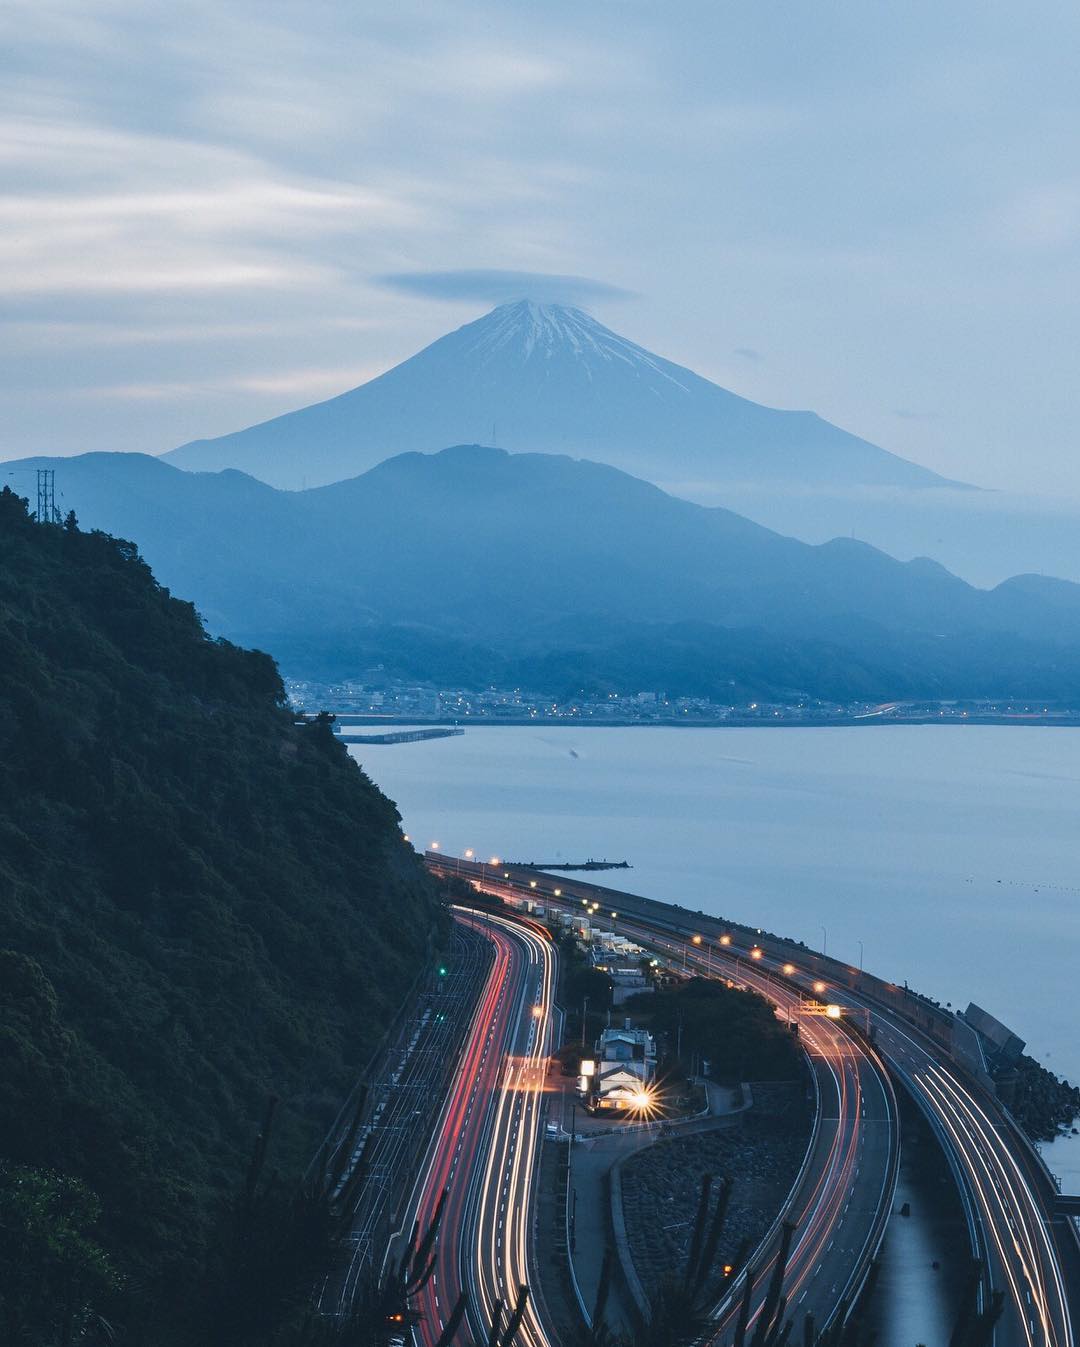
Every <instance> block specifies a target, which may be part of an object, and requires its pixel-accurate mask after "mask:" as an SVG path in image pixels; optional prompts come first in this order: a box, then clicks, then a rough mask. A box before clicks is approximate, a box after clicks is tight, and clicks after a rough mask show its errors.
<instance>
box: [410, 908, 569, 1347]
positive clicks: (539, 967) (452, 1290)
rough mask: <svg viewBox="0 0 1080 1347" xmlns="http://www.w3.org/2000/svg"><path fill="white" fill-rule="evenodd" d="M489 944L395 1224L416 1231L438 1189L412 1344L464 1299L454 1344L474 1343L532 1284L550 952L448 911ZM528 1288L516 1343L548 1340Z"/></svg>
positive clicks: (512, 926)
mask: <svg viewBox="0 0 1080 1347" xmlns="http://www.w3.org/2000/svg"><path fill="white" fill-rule="evenodd" d="M454 915H455V919H456V920H457V921H459V922H468V923H470V924H472V925H473V926H474V927H475V929H476V930H477V931H478V932H479V933H480V934H482V935H484V936H485V937H486V938H487V939H489V940H490V941H491V943H492V945H493V947H494V953H495V957H494V961H493V964H492V968H491V972H490V974H489V976H488V979H487V982H486V984H485V986H484V989H483V991H482V993H481V995H480V999H479V1002H478V1005H477V1009H476V1012H475V1015H474V1017H473V1021H472V1024H471V1026H470V1030H469V1036H468V1041H467V1043H466V1045H465V1050H464V1053H463V1056H462V1061H461V1069H460V1071H459V1072H458V1074H457V1076H456V1077H455V1080H454V1082H453V1084H452V1086H451V1089H450V1093H449V1095H448V1097H447V1099H446V1100H445V1103H444V1106H443V1110H442V1115H441V1118H440V1120H439V1124H438V1126H437V1128H436V1130H435V1133H434V1136H433V1139H432V1142H431V1145H430V1147H429V1150H428V1154H427V1156H426V1157H425V1163H424V1165H423V1168H422V1171H421V1176H420V1179H419V1180H418V1182H417V1185H416V1190H415V1192H414V1194H413V1199H412V1202H411V1204H410V1208H409V1212H408V1216H407V1219H406V1221H405V1223H404V1224H403V1231H404V1232H405V1233H406V1234H407V1232H408V1231H409V1230H410V1229H411V1228H412V1225H413V1222H414V1221H417V1222H419V1224H420V1231H421V1235H423V1232H424V1231H425V1230H427V1228H428V1226H429V1225H430V1223H431V1221H432V1220H433V1219H434V1217H435V1213H436V1210H437V1208H438V1207H439V1204H440V1200H441V1199H442V1196H443V1194H444V1193H445V1194H446V1197H445V1203H444V1206H443V1212H442V1219H441V1223H440V1226H439V1234H438V1239H437V1244H436V1262H435V1272H434V1275H433V1276H432V1278H431V1280H430V1281H429V1282H428V1283H427V1285H426V1286H424V1287H423V1288H422V1290H421V1292H420V1294H419V1296H418V1298H417V1305H416V1308H417V1309H418V1310H419V1312H420V1314H421V1316H422V1317H421V1322H420V1324H419V1325H418V1327H417V1329H416V1335H417V1340H418V1341H419V1342H420V1343H421V1344H423V1347H431V1344H433V1343H435V1342H437V1341H438V1338H439V1335H440V1333H441V1332H442V1330H443V1328H444V1327H445V1325H446V1323H447V1322H448V1321H449V1319H450V1317H451V1315H452V1314H453V1311H454V1307H455V1305H456V1304H457V1302H458V1299H459V1297H460V1295H461V1294H462V1292H465V1293H466V1294H467V1296H468V1302H469V1311H468V1316H467V1320H466V1323H465V1324H464V1325H463V1326H462V1328H461V1330H460V1331H459V1332H458V1334H457V1336H456V1337H455V1339H454V1347H473V1345H474V1344H475V1347H482V1344H486V1343H487V1341H488V1335H489V1332H490V1328H491V1323H492V1318H493V1316H494V1314H495V1313H496V1307H502V1308H501V1313H502V1322H503V1323H504V1324H505V1323H506V1322H507V1321H508V1320H509V1316H510V1307H512V1306H513V1305H514V1303H515V1302H516V1301H517V1299H518V1296H519V1293H520V1288H521V1287H523V1286H526V1285H529V1286H530V1288H531V1284H532V1280H533V1279H532V1278H531V1276H530V1275H529V1258H530V1253H529V1240H530V1229H531V1212H532V1201H531V1199H532V1190H533V1184H534V1178H535V1168H536V1163H537V1160H538V1151H539V1144H540V1127H541V1123H542V1113H543V1107H542V1105H543V1091H544V1086H545V1081H546V1074H547V1067H548V1059H549V1058H550V1056H551V1052H552V1049H553V1046H554V1044H553V1018H552V1017H553V1014H554V1008H553V996H554V989H555V977H556V951H555V947H554V945H553V944H552V942H551V940H550V939H549V938H548V937H547V935H546V933H545V932H543V931H542V929H540V928H537V927H534V926H533V925H532V924H531V923H523V922H520V921H507V920H503V919H502V918H500V917H497V916H486V915H480V914H476V913H466V912H463V911H461V910H456V911H455V914H454ZM548 1342H549V1339H548V1337H547V1335H546V1333H545V1332H544V1329H543V1327H542V1325H541V1321H540V1316H539V1312H538V1308H537V1304H536V1301H535V1299H534V1296H533V1294H531V1293H530V1296H529V1298H528V1300H527V1302H526V1305H525V1310H524V1316H523V1318H522V1321H521V1326H520V1328H519V1329H518V1332H517V1334H516V1336H515V1338H514V1343H515V1347H548Z"/></svg>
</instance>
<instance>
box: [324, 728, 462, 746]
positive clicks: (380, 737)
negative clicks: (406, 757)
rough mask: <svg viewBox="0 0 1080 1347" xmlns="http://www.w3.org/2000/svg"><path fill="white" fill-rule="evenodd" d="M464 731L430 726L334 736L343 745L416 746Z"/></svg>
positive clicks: (337, 733) (336, 733) (451, 736)
mask: <svg viewBox="0 0 1080 1347" xmlns="http://www.w3.org/2000/svg"><path fill="white" fill-rule="evenodd" d="M464 733H465V731H464V730H463V729H461V728H460V727H458V726H456V725H454V726H451V725H432V726H429V727H428V728H426V729H422V730H388V731H387V732H386V733H385V734H342V733H341V732H340V731H339V730H338V729H337V728H336V727H335V730H334V734H335V735H336V736H337V738H338V739H340V740H341V742H342V743H343V744H416V743H419V742H420V740H421V739H451V738H453V737H454V735H457V734H464Z"/></svg>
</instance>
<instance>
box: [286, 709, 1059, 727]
mask: <svg viewBox="0 0 1080 1347" xmlns="http://www.w3.org/2000/svg"><path fill="white" fill-rule="evenodd" d="M304 714H310V713H309V712H304ZM327 714H329V715H332V716H333V717H334V718H335V720H336V723H337V724H339V725H383V726H390V725H398V726H406V725H407V726H417V727H425V728H426V727H427V726H432V727H435V726H453V727H457V728H459V729H467V728H469V729H472V728H475V729H496V730H497V729H507V728H509V729H521V728H523V727H525V726H529V725H542V726H543V727H544V728H545V729H554V728H560V729H561V728H565V729H590V730H630V729H646V730H648V729H667V730H671V729H678V730H752V729H777V730H816V729H856V728H863V727H864V726H902V725H1001V726H1008V727H1010V728H1018V729H1066V730H1068V729H1078V728H1080V713H1077V714H1076V715H1074V716H1069V717H1064V716H1061V717H1056V716H1030V717H1024V718H1023V719H1021V718H1020V717H1018V716H907V717H899V716H889V717H888V718H885V717H883V716H857V717H856V716H851V717H848V716H834V717H818V718H815V719H813V720H796V719H793V718H785V717H782V716H776V717H770V718H765V717H762V718H761V719H756V718H754V717H735V716H731V717H725V718H724V719H723V720H719V719H717V720H692V721H687V720H677V719H674V718H671V719H657V720H626V719H618V720H614V719H613V720H585V719H578V718H576V717H573V716H547V717H545V716H513V717H511V716H507V717H505V718H504V717H499V719H497V720H496V719H494V718H491V719H488V718H487V717H481V716H477V717H476V718H473V717H471V716H470V717H465V718H464V719H462V718H460V717H458V718H456V719H455V718H451V717H447V716H444V717H441V718H439V719H432V720H425V719H422V718H412V717H402V716H380V715H374V714H366V713H363V712H353V711H329V712H328V713H327Z"/></svg>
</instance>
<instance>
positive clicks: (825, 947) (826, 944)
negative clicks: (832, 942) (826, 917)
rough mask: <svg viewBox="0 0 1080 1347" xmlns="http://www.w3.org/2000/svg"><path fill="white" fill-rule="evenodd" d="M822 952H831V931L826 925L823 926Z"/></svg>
mask: <svg viewBox="0 0 1080 1347" xmlns="http://www.w3.org/2000/svg"><path fill="white" fill-rule="evenodd" d="M821 952H822V954H827V953H828V952H829V933H828V931H827V930H826V929H825V927H824V926H822V928H821Z"/></svg>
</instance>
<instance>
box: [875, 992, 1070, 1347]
mask: <svg viewBox="0 0 1080 1347" xmlns="http://www.w3.org/2000/svg"><path fill="white" fill-rule="evenodd" d="M848 1000H849V1001H850V1002H851V1003H852V1004H867V1003H866V1002H865V1000H864V999H863V998H860V997H858V996H857V995H855V994H852V993H849V994H848ZM870 1015H871V1022H872V1023H873V1024H874V1026H875V1029H876V1033H877V1038H878V1042H879V1044H880V1047H881V1051H882V1054H883V1055H884V1056H885V1057H886V1058H887V1060H888V1062H889V1065H890V1067H891V1068H892V1070H893V1071H895V1072H896V1074H897V1076H898V1077H899V1078H900V1079H902V1080H903V1082H904V1084H905V1086H906V1087H907V1088H908V1090H909V1091H910V1092H911V1094H912V1096H913V1097H914V1099H915V1101H916V1103H918V1104H919V1106H920V1108H922V1110H923V1112H924V1113H925V1115H926V1116H927V1118H928V1119H929V1120H930V1122H931V1124H932V1126H933V1127H934V1128H935V1130H936V1131H937V1133H938V1135H939V1138H940V1139H941V1140H942V1142H943V1144H944V1146H945V1149H946V1154H948V1155H949V1156H950V1160H951V1163H952V1165H953V1170H954V1173H956V1174H957V1177H958V1180H959V1182H960V1186H961V1193H962V1195H963V1197H964V1201H965V1207H966V1210H967V1213H968V1222H969V1228H970V1230H971V1234H972V1241H973V1245H974V1247H975V1249H976V1251H977V1252H978V1255H979V1256H980V1257H981V1258H982V1259H983V1260H984V1262H985V1264H986V1266H987V1268H988V1270H989V1273H990V1282H991V1283H992V1285H993V1286H994V1287H995V1288H997V1289H999V1290H1001V1291H1003V1292H1005V1295H1006V1313H1005V1314H1004V1315H1003V1317H1002V1319H1001V1321H1000V1322H999V1324H998V1327H997V1330H996V1342H997V1344H998V1345H999V1347H1043V1344H1045V1345H1046V1347H1073V1343H1074V1328H1073V1315H1074V1314H1075V1312H1076V1290H1077V1286H1078V1285H1080V1257H1078V1251H1077V1246H1076V1240H1075V1237H1074V1236H1073V1235H1072V1234H1071V1232H1070V1231H1069V1229H1068V1228H1067V1226H1066V1223H1065V1218H1063V1217H1059V1218H1058V1219H1057V1220H1056V1221H1055V1220H1053V1219H1052V1216H1051V1213H1050V1212H1049V1211H1048V1207H1047V1202H1046V1197H1047V1183H1046V1180H1045V1177H1044V1176H1043V1175H1041V1174H1040V1173H1039V1172H1038V1168H1037V1166H1036V1164H1034V1163H1033V1160H1032V1158H1031V1157H1030V1155H1029V1152H1028V1150H1027V1148H1026V1147H1025V1146H1023V1145H1022V1144H1018V1142H1017V1138H1016V1136H1015V1134H1014V1133H1013V1131H1012V1129H1011V1127H1010V1126H1009V1125H1008V1123H1007V1122H1006V1121H1005V1119H1004V1118H1003V1116H1002V1113H1001V1110H1000V1108H999V1107H998V1106H997V1105H996V1103H995V1102H994V1101H993V1100H992V1099H991V1098H990V1097H989V1096H988V1095H987V1094H985V1093H984V1092H983V1091H982V1090H981V1089H979V1088H978V1087H977V1086H973V1085H971V1084H969V1083H968V1082H967V1081H966V1080H965V1078H964V1073H963V1072H961V1071H958V1070H957V1069H956V1068H955V1067H954V1066H952V1065H951V1064H950V1063H948V1062H947V1061H942V1060H941V1059H940V1055H939V1054H938V1053H937V1052H936V1051H934V1049H933V1047H932V1046H931V1045H929V1044H928V1043H927V1042H926V1041H924V1040H923V1039H922V1035H921V1034H920V1033H919V1032H918V1030H915V1029H912V1028H911V1027H910V1026H907V1025H904V1024H903V1022H902V1021H899V1020H898V1019H897V1017H895V1016H893V1015H891V1014H889V1013H888V1012H882V1011H877V1010H874V1009H871V1012H870ZM1070 1288H1071V1291H1072V1297H1070ZM1070 1299H1071V1300H1072V1303H1071V1304H1070Z"/></svg>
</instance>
